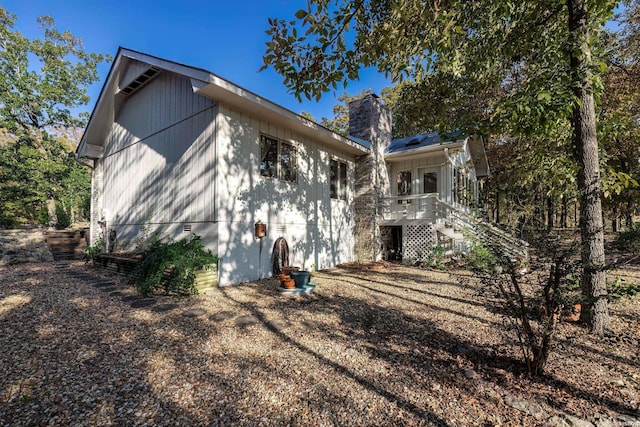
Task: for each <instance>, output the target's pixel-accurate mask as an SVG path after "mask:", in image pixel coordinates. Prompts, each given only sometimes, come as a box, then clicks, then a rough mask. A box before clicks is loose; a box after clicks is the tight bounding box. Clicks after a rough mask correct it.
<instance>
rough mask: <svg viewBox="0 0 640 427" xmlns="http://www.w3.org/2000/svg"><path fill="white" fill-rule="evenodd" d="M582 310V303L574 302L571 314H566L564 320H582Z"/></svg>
mask: <svg viewBox="0 0 640 427" xmlns="http://www.w3.org/2000/svg"><path fill="white" fill-rule="evenodd" d="M581 311H582V305H581V304H574V306H573V308H572V309H571V314H569V315H568V316H564V317H563V318H562V320H564V321H565V322H578V321H579V320H580V312H581Z"/></svg>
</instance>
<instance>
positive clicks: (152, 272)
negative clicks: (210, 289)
mask: <svg viewBox="0 0 640 427" xmlns="http://www.w3.org/2000/svg"><path fill="white" fill-rule="evenodd" d="M217 262H218V257H217V256H216V255H214V254H213V253H211V251H210V250H209V249H206V248H205V247H204V245H203V244H202V241H201V239H200V236H197V235H195V234H193V235H192V236H191V237H190V238H187V239H182V240H179V241H173V240H169V241H168V242H162V241H160V240H153V241H151V242H150V244H149V248H148V249H147V250H146V251H145V252H144V254H143V258H142V261H141V262H140V264H139V265H138V266H137V267H136V268H135V270H134V271H133V276H134V277H135V281H136V289H137V290H138V292H140V293H141V294H142V295H149V294H150V293H152V292H154V291H156V290H163V291H164V292H166V293H169V294H175V295H196V294H197V293H198V289H197V288H196V285H195V273H194V271H195V270H196V269H202V268H208V266H209V265H211V264H215V263H217Z"/></svg>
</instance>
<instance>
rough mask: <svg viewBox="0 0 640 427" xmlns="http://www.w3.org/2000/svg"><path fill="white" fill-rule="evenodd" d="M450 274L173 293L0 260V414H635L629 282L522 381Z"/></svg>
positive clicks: (511, 420)
mask: <svg viewBox="0 0 640 427" xmlns="http://www.w3.org/2000/svg"><path fill="white" fill-rule="evenodd" d="M625 274H627V273H625ZM627 277H631V279H632V280H636V279H637V277H638V275H637V272H635V271H632V272H630V273H628V275H627ZM467 279H469V278H468V275H467V274H466V273H465V272H457V273H455V274H448V273H440V272H432V271H426V270H420V269H415V268H408V267H401V266H390V267H389V268H387V269H386V270H384V271H380V272H377V271H375V272H374V271H359V270H351V269H335V270H331V271H327V272H322V273H317V274H316V276H315V277H314V279H313V281H314V283H316V284H317V289H316V293H315V294H314V295H311V296H305V297H301V296H293V297H292V296H282V295H280V294H279V293H278V292H277V291H276V282H275V281H274V280H272V279H269V280H263V281H260V282H257V283H250V284H245V285H241V286H235V287H228V288H224V289H217V290H213V291H210V293H208V294H206V295H200V296H197V297H193V298H188V299H176V298H172V297H164V296H159V297H155V298H141V297H137V296H136V295H135V293H134V292H133V290H132V289H131V288H130V287H128V286H127V285H126V284H125V283H123V282H122V281H121V280H119V279H117V278H110V277H107V276H104V275H103V274H102V273H101V272H100V271H96V270H93V269H90V268H87V267H86V266H84V264H83V263H79V262H69V263H36V264H23V265H17V266H8V267H2V268H0V366H1V367H2V369H1V371H0V425H65V426H66V425H77V426H83V425H87V426H95V425H118V426H121V425H149V426H151V425H166V426H176V425H181V426H185V425H294V426H295V425H304V426H307V425H318V426H324V425H358V426H363V425H376V426H381V425H452V426H465V425H469V426H471V425H514V426H516V425H517V426H520V425H551V426H565V425H580V424H577V423H578V422H581V423H583V424H582V425H587V426H588V425H591V423H592V424H595V425H601V426H605V425H618V426H623V425H624V426H636V427H637V426H640V419H639V418H638V415H639V414H640V412H638V411H639V408H640V390H639V382H640V363H639V359H638V348H639V342H640V332H639V331H640V298H638V297H636V299H635V300H632V301H626V302H619V303H615V304H612V311H613V313H614V319H613V321H614V331H616V335H615V336H613V337H610V338H603V339H599V338H596V337H593V336H590V335H588V334H584V333H583V332H584V330H583V329H582V327H581V326H579V325H575V324H567V323H563V324H561V325H560V329H559V331H558V345H557V348H556V351H555V352H554V353H553V355H552V356H551V361H550V363H549V368H548V371H549V375H548V376H546V377H545V378H542V379H531V378H529V377H528V376H527V375H526V374H525V373H523V372H522V370H521V369H520V368H519V365H518V360H519V357H520V353H519V350H518V348H517V346H515V345H514V344H513V339H512V337H511V336H510V335H509V333H508V332H507V330H506V328H505V325H506V321H505V319H504V318H503V316H501V315H500V314H499V310H496V309H495V307H492V306H490V305H488V304H487V303H486V301H485V300H484V299H481V298H480V297H479V296H478V289H479V285H477V284H476V283H475V282H474V281H473V280H467ZM627 280H629V279H628V278H627ZM607 423H608V424H607Z"/></svg>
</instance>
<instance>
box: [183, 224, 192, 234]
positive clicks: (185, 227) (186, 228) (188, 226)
mask: <svg viewBox="0 0 640 427" xmlns="http://www.w3.org/2000/svg"><path fill="white" fill-rule="evenodd" d="M182 231H183V232H185V233H191V224H185V225H183V226H182Z"/></svg>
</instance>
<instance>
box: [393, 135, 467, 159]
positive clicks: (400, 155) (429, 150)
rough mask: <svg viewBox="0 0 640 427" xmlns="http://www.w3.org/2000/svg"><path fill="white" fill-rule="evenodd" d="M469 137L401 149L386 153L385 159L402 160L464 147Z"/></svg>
mask: <svg viewBox="0 0 640 427" xmlns="http://www.w3.org/2000/svg"><path fill="white" fill-rule="evenodd" d="M466 140H467V138H465V139H460V140H458V141H455V142H446V143H444V144H435V145H428V146H426V147H419V148H416V149H413V150H406V151H399V152H396V153H391V154H385V155H384V159H385V160H388V161H402V160H407V159H410V158H415V157H420V156H424V155H428V154H434V153H437V152H438V151H443V152H444V149H445V148H448V149H456V148H464V145H465V143H466Z"/></svg>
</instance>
